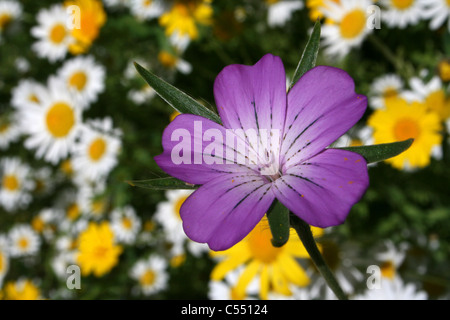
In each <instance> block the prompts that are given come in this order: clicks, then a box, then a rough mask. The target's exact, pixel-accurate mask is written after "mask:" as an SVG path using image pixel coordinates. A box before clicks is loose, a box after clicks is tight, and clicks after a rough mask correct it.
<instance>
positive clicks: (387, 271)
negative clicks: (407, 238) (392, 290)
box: [375, 241, 407, 279]
mask: <svg viewBox="0 0 450 320" xmlns="http://www.w3.org/2000/svg"><path fill="white" fill-rule="evenodd" d="M385 246H386V249H385V251H382V252H380V253H378V254H377V255H376V256H375V257H376V259H377V260H378V261H379V262H381V265H380V269H381V275H382V276H383V277H385V278H388V279H393V278H394V277H395V276H396V275H397V271H398V269H399V268H400V266H401V264H402V263H403V260H404V259H405V251H406V249H407V246H406V245H401V246H399V248H397V247H396V246H394V244H393V243H392V242H391V241H387V242H386V243H385Z"/></svg>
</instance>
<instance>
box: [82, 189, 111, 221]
mask: <svg viewBox="0 0 450 320" xmlns="http://www.w3.org/2000/svg"><path fill="white" fill-rule="evenodd" d="M79 191H80V193H79V194H80V206H81V211H82V212H83V214H85V215H86V216H87V217H90V218H94V219H96V220H98V219H100V218H101V217H103V215H104V214H105V213H106V211H107V210H108V205H109V203H108V197H107V194H106V193H105V191H104V188H103V187H100V188H99V189H97V188H96V187H95V186H92V185H86V184H85V185H83V186H81V187H79Z"/></svg>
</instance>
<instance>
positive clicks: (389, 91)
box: [369, 74, 404, 109]
mask: <svg viewBox="0 0 450 320" xmlns="http://www.w3.org/2000/svg"><path fill="white" fill-rule="evenodd" d="M403 88H404V83H403V80H402V79H401V78H400V77H399V76H398V75H396V74H386V75H383V76H380V77H378V78H376V79H375V80H374V81H373V83H372V85H371V87H370V95H369V101H370V103H369V105H370V106H371V107H372V108H374V109H382V108H384V107H385V101H386V100H389V99H396V98H397V97H399V96H400V95H401V93H402V91H403Z"/></svg>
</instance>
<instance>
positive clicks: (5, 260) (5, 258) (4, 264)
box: [0, 235, 9, 288]
mask: <svg viewBox="0 0 450 320" xmlns="http://www.w3.org/2000/svg"><path fill="white" fill-rule="evenodd" d="M8 247H9V245H8V238H7V237H6V236H4V235H0V288H1V287H2V282H3V279H4V278H5V275H6V273H7V272H8V270H9V250H8Z"/></svg>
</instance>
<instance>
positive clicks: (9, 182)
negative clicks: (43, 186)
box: [2, 174, 20, 191]
mask: <svg viewBox="0 0 450 320" xmlns="http://www.w3.org/2000/svg"><path fill="white" fill-rule="evenodd" d="M2 185H3V188H4V189H6V190H9V191H16V190H18V189H19V185H20V183H19V180H18V179H17V177H16V176H15V175H13V174H7V175H5V176H4V177H3V181H2Z"/></svg>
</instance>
